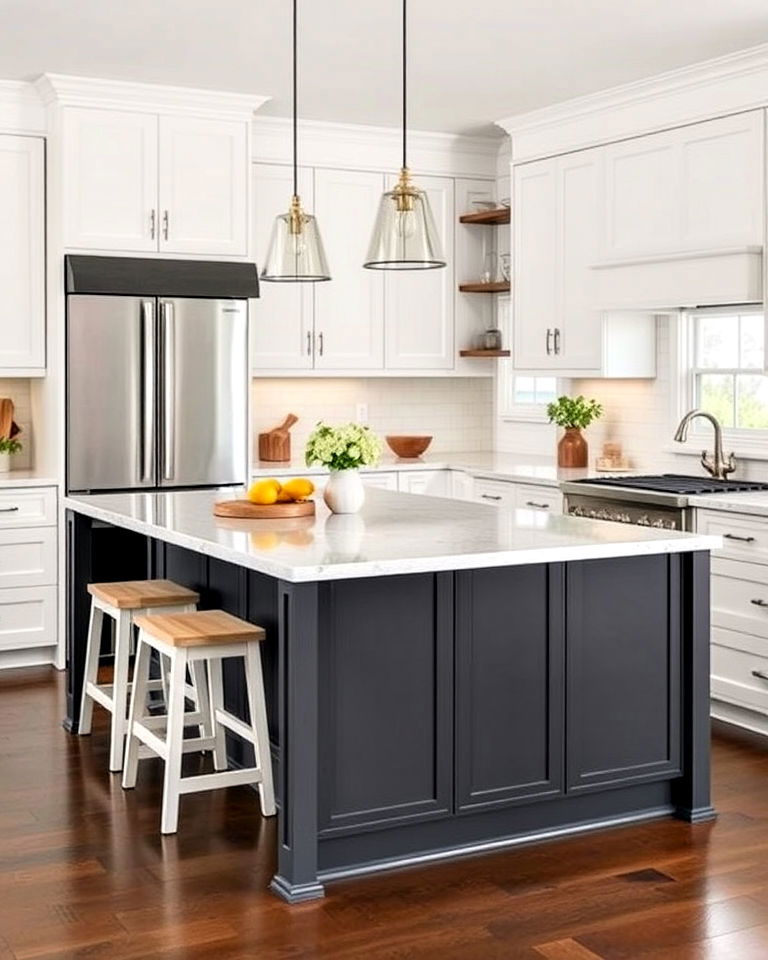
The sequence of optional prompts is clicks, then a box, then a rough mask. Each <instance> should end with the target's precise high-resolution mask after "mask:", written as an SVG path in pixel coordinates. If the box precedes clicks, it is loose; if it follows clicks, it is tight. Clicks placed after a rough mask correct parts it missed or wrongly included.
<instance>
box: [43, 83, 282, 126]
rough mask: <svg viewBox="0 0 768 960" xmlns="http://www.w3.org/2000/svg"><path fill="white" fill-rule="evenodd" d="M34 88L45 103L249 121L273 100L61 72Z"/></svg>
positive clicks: (250, 95) (254, 95)
mask: <svg viewBox="0 0 768 960" xmlns="http://www.w3.org/2000/svg"><path fill="white" fill-rule="evenodd" d="M34 87H35V89H36V91H37V95H38V96H39V98H40V99H41V100H42V102H43V103H44V104H45V105H46V106H50V105H51V104H58V105H61V106H76V107H96V108H101V109H108V110H136V111H140V112H149V113H158V112H162V113H175V114H185V115H187V116H196V117H218V118H220V119H227V118H229V119H243V120H249V119H251V117H252V116H253V114H254V112H255V111H256V110H258V109H259V108H260V107H262V106H263V105H264V104H265V103H266V102H267V100H269V99H270V98H269V97H262V96H258V95H256V94H247V93H233V92H230V91H221V90H202V89H198V88H195V87H171V86H165V85H163V84H155V83H133V82H129V81H124V80H103V79H99V78H96V77H74V76H67V75H65V74H60V73H44V74H42V75H41V76H40V77H38V78H37V80H36V81H35V82H34Z"/></svg>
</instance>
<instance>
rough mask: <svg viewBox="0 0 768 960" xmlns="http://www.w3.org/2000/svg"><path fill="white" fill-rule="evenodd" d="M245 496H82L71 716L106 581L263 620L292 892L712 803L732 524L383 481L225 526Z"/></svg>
mask: <svg viewBox="0 0 768 960" xmlns="http://www.w3.org/2000/svg"><path fill="white" fill-rule="evenodd" d="M229 496H233V494H231V493H223V492H218V493H217V492H215V491H189V492H180V493H166V492H163V493H128V494H101V495H92V496H71V497H68V498H65V500H64V508H65V509H66V528H67V538H68V544H67V556H68V571H67V573H68V576H67V594H68V616H67V670H68V678H67V711H68V713H67V717H66V720H65V725H66V726H67V728H68V729H69V730H70V731H71V732H72V733H73V734H75V733H77V731H78V720H79V717H78V713H79V703H80V694H81V689H82V676H83V667H84V656H85V642H86V626H87V618H88V595H87V591H86V584H87V583H88V582H91V581H99V580H102V581H103V580H119V579H139V578H142V577H168V578H171V579H173V580H176V581H177V582H179V583H182V584H184V585H186V586H189V587H193V588H194V589H195V590H198V591H199V592H200V594H201V598H202V599H201V605H202V606H205V607H209V608H223V609H226V610H228V611H229V612H231V613H233V614H235V615H236V616H240V617H243V618H245V619H247V620H250V621H253V622H256V623H259V624H261V625H262V626H264V627H265V629H266V633H267V640H266V641H265V643H264V647H263V656H264V661H265V679H266V685H267V700H268V713H269V725H270V739H271V741H272V752H273V762H274V764H275V772H276V784H277V794H278V802H279V814H278V817H279V823H278V868H277V874H276V875H275V877H274V879H273V881H272V888H273V890H274V891H275V892H276V893H278V894H279V895H280V896H282V897H284V898H285V899H286V900H289V901H291V902H296V901H300V900H306V899H310V898H314V897H318V896H322V895H323V892H324V887H323V884H324V883H325V882H326V881H328V880H332V879H335V878H339V877H345V876H351V875H355V874H362V873H367V872H371V871H374V870H379V869H384V868H389V867H397V866H402V865H405V864H409V863H416V862H422V861H426V860H429V859H444V858H448V857H455V856H459V855H462V854H467V853H473V852H480V851H483V850H489V849H495V848H499V847H503V846H507V845H512V844H515V843H521V842H531V841H533V840H535V839H538V838H544V837H553V836H558V835H566V834H569V833H573V832H577V831H582V830H588V829H595V828H598V827H605V826H609V825H612V824H619V823H627V822H631V821H640V820H647V819H650V818H654V817H662V816H670V815H671V816H676V817H680V818H682V819H685V820H688V821H691V822H697V821H701V820H705V819H711V818H712V817H713V816H714V811H713V809H712V806H711V803H710V787H709V712H708V705H709V689H708V685H709V551H710V549H712V548H713V547H716V546H718V545H719V538H717V537H711V536H703V535H692V534H679V533H674V532H669V531H660V530H652V529H648V528H640V527H633V526H627V525H622V524H613V523H606V522H602V521H590V520H583V519H575V518H571V517H559V516H555V517H551V516H547V515H544V514H541V513H537V512H535V511H525V510H518V511H506V510H503V509H499V508H496V507H492V506H486V505H483V504H475V503H466V502H460V501H451V500H446V499H442V498H431V497H425V496H415V495H410V494H404V493H392V492H389V491H384V490H371V491H369V492H368V495H367V502H366V505H365V507H364V509H363V512H362V513H361V514H359V515H353V516H332V515H329V514H328V512H327V511H326V509H325V507H324V505H323V504H322V503H319V504H318V511H317V516H316V517H311V518H298V519H293V520H283V521H281V520H270V521H236V520H220V519H216V518H214V517H213V515H212V506H213V503H214V501H215V500H217V499H222V498H226V497H229ZM239 669H240V667H239V664H237V663H232V664H229V663H228V664H226V669H225V696H226V699H227V707H228V709H231V710H233V711H234V712H241V713H242V712H243V711H244V710H245V702H244V701H245V698H244V695H243V684H242V677H241V675H240V673H239ZM228 746H229V760H230V763H231V764H232V765H233V766H237V765H240V764H243V763H246V762H248V758H247V757H246V756H244V754H243V752H242V749H241V747H240V746H239V745H238V744H237V743H235V742H234V741H233V742H231V743H229V745H228ZM182 816H183V814H182Z"/></svg>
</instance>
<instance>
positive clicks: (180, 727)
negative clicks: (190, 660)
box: [160, 649, 187, 833]
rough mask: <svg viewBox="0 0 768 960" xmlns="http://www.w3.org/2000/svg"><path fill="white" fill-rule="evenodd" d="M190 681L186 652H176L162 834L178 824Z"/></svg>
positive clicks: (172, 672)
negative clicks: (186, 699) (185, 714)
mask: <svg viewBox="0 0 768 960" xmlns="http://www.w3.org/2000/svg"><path fill="white" fill-rule="evenodd" d="M186 682H187V651H186V650H183V649H182V650H174V652H173V655H172V657H171V694H170V697H169V700H168V727H167V732H166V750H167V754H168V755H167V756H166V759H165V776H164V778H163V810H162V817H161V823H160V832H161V833H176V830H177V829H178V825H179V781H180V780H181V758H182V756H183V746H184V744H183V741H184V694H185V689H184V688H185V686H186Z"/></svg>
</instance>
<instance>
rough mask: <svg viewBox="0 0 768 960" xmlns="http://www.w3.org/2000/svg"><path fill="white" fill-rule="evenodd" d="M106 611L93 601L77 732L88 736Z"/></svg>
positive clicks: (91, 720)
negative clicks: (91, 693)
mask: <svg viewBox="0 0 768 960" xmlns="http://www.w3.org/2000/svg"><path fill="white" fill-rule="evenodd" d="M103 622H104V611H103V610H102V609H101V608H100V607H97V606H96V604H95V603H94V602H93V600H91V616H90V618H89V621H88V640H87V646H86V654H85V677H84V679H83V695H82V699H81V702H80V724H79V726H78V729H77V732H78V733H80V734H88V733H90V732H91V725H92V723H93V700H92V699H91V698H90V696H89V695H88V684H89V683H96V681H97V680H98V676H99V653H101V626H102V624H103Z"/></svg>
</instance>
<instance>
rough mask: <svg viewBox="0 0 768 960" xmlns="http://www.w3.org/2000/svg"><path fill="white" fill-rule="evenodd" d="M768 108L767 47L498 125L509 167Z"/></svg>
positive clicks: (659, 75)
mask: <svg viewBox="0 0 768 960" xmlns="http://www.w3.org/2000/svg"><path fill="white" fill-rule="evenodd" d="M766 104H768V44H761V45H759V46H755V47H750V48H749V49H747V50H740V51H738V52H736V53H731V54H727V55H726V56H723V57H717V58H715V59H712V60H705V61H703V62H701V63H696V64H692V65H691V66H687V67H682V68H680V69H677V70H670V71H668V72H666V73H662V74H658V75H657V76H654V77H648V78H646V79H643V80H636V81H634V82H632V83H627V84H622V85H620V86H616V87H610V88H609V89H607V90H602V91H599V92H598V93H594V94H588V95H587V96H584V97H577V98H575V99H572V100H566V101H563V102H561V103H556V104H552V105H551V106H547V107H542V108H541V109H539V110H533V111H530V112H528V113H523V114H517V115H514V116H511V117H507V118H505V119H502V120H498V121H496V122H497V125H498V126H500V127H501V128H502V129H503V130H505V131H506V132H507V133H508V134H509V135H510V136H511V137H512V143H513V147H512V155H513V159H514V162H515V163H520V162H523V161H527V160H533V159H538V158H539V157H545V156H553V155H556V154H559V153H566V152H568V151H570V150H580V149H583V148H585V147H590V146H595V145H597V144H599V143H609V142H612V141H616V140H621V139H626V138H628V137H634V136H640V135H643V134H647V133H654V132H656V131H658V130H663V129H667V128H670V127H675V126H682V125H684V124H686V123H697V122H699V121H701V120H708V119H711V118H713V117H718V116H725V115H727V114H731V113H739V112H743V111H745V110H753V109H756V108H760V107H764V106H765V105H766Z"/></svg>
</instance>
